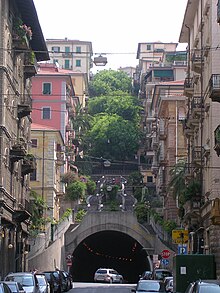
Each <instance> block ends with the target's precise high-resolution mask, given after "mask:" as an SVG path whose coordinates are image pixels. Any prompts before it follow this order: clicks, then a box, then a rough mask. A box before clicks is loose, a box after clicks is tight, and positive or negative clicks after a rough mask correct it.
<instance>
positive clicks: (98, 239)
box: [70, 231, 150, 283]
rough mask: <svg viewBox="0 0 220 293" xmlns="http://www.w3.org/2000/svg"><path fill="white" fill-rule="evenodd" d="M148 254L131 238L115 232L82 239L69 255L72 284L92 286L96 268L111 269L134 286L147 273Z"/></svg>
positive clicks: (148, 266) (148, 267) (99, 233)
mask: <svg viewBox="0 0 220 293" xmlns="http://www.w3.org/2000/svg"><path fill="white" fill-rule="evenodd" d="M147 256H148V254H147V252H146V250H145V249H143V247H142V246H141V245H140V244H139V243H138V242H137V241H136V240H135V239H134V238H132V237H130V236H128V235H127V234H125V233H121V232H116V231H102V232H98V233H95V234H92V235H91V236H89V237H87V238H86V239H84V240H83V241H82V242H81V243H80V244H79V245H78V246H77V248H76V249H75V250H74V252H73V262H72V267H71V268H70V273H71V274H72V277H73V280H74V281H75V282H93V281H94V274H95V271H96V270H97V269H98V268H113V269H115V270H117V271H118V272H119V274H121V275H123V278H124V280H125V282H127V283H136V282H137V281H138V279H139V275H140V274H142V273H143V271H145V270H150V263H149V259H148V258H147Z"/></svg>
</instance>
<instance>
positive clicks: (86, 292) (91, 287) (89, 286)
mask: <svg viewBox="0 0 220 293" xmlns="http://www.w3.org/2000/svg"><path fill="white" fill-rule="evenodd" d="M135 286H136V284H99V283H73V289H71V290H70V291H69V292H68V293H131V288H135Z"/></svg>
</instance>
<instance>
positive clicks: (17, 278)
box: [5, 272, 41, 293]
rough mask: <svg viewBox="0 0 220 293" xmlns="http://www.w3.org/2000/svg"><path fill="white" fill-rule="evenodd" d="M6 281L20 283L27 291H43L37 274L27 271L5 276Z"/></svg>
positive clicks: (34, 292) (30, 292)
mask: <svg viewBox="0 0 220 293" xmlns="http://www.w3.org/2000/svg"><path fill="white" fill-rule="evenodd" d="M5 281H13V282H18V283H20V284H21V285H22V287H23V288H24V290H25V292H26V293H41V292H40V288H39V284H38V280H37V278H36V276H35V274H32V273H25V272H19V273H10V274H8V275H7V276H6V277H5Z"/></svg>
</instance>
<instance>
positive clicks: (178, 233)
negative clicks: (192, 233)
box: [172, 229, 189, 244]
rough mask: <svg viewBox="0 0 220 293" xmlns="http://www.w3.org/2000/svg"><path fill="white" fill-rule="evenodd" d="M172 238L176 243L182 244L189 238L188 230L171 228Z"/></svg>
mask: <svg viewBox="0 0 220 293" xmlns="http://www.w3.org/2000/svg"><path fill="white" fill-rule="evenodd" d="M172 240H173V242H174V243H176V244H184V243H187V242H188V240H189V231H188V230H184V229H179V230H173V231H172Z"/></svg>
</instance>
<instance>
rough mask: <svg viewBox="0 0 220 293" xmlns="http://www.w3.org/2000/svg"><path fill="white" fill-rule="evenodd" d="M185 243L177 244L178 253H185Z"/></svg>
mask: <svg viewBox="0 0 220 293" xmlns="http://www.w3.org/2000/svg"><path fill="white" fill-rule="evenodd" d="M187 253H188V251H187V245H186V244H179V245H178V254H187Z"/></svg>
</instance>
